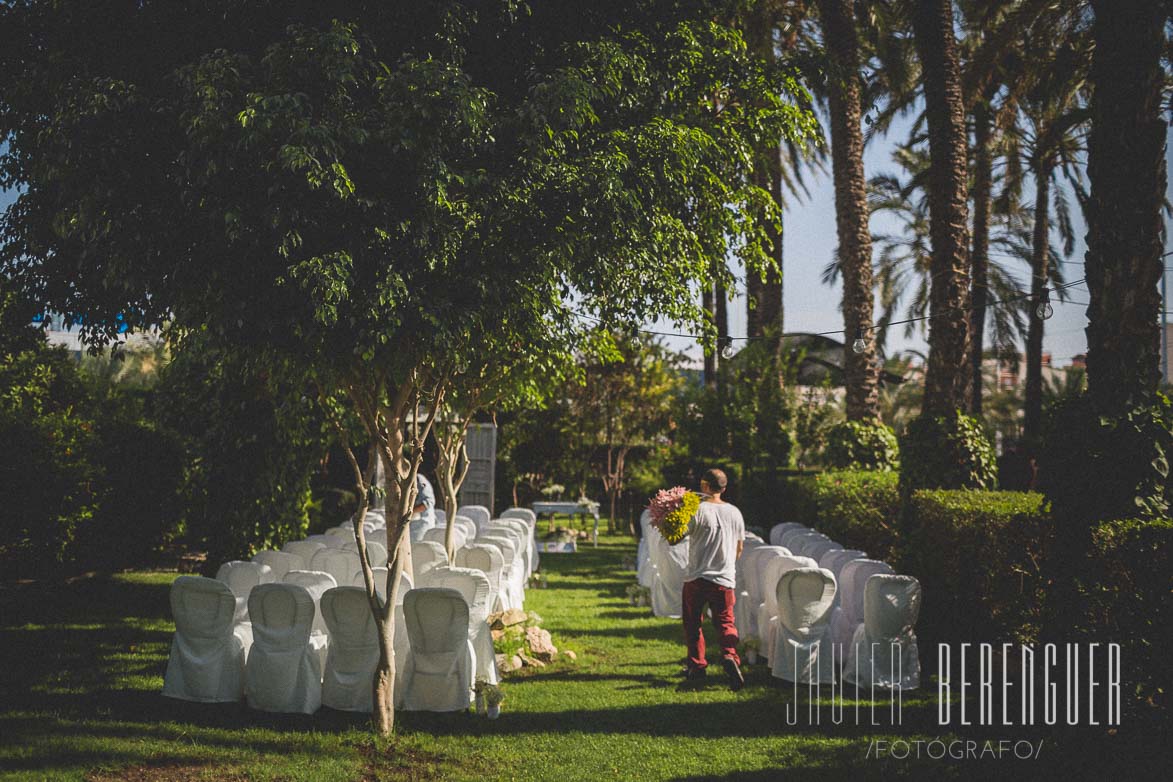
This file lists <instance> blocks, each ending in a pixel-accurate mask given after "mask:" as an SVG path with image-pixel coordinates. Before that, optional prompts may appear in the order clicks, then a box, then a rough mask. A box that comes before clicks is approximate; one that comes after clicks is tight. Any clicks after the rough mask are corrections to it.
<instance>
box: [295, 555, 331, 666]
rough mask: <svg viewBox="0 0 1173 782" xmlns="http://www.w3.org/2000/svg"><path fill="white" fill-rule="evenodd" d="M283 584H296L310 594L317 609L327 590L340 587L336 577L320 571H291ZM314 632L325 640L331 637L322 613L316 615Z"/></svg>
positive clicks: (318, 612)
mask: <svg viewBox="0 0 1173 782" xmlns="http://www.w3.org/2000/svg"><path fill="white" fill-rule="evenodd" d="M282 583H285V584H296V585H297V586H299V587H302V588H303V589H305V590H306V591H307V592H309V593H310V597H311V598H312V599H313V601H314V606H315V608H316V607H317V605H318V603H319V601H320V600H321V599H322V595H324V594H325V593H326V590H328V589H333V588H334V587H336V586H339V584H338V582H337V581H335V580H334V576H332V575H330V574H329V573H324V572H322V571H320V570H291V571H289V572H288V573H286V574H285V578H284V579H283V581H282ZM343 586H345V585H343ZM313 631H314V632H315V633H316V634H318V635H320V636H322V637H323V638H326V637H328V636H329V633H330V630H329V628H327V627H326V622H325V620H324V619H322V612H321V611H316V612H315V613H314V628H313ZM324 659H325V658H323V661H324Z"/></svg>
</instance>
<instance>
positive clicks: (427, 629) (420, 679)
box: [402, 588, 475, 711]
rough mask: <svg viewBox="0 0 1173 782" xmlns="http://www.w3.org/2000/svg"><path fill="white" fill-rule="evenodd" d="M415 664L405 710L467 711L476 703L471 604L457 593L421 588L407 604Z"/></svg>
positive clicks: (405, 684) (407, 680) (407, 675)
mask: <svg viewBox="0 0 1173 782" xmlns="http://www.w3.org/2000/svg"><path fill="white" fill-rule="evenodd" d="M403 614H404V626H405V627H406V628H407V636H408V639H409V640H410V642H411V661H410V663H409V664H408V665H407V666H406V670H405V671H404V675H403V681H402V692H403V699H402V708H404V709H406V710H408V711H461V710H464V709H467V708H468V706H469V704H470V703H471V702H472V685H473V660H474V656H475V655H474V652H473V648H472V641H470V640H469V635H468V603H466V602H465V601H464V598H463V597H462V596H461V594H460V593H459V592H457V591H456V590H455V589H435V588H417V589H413V590H411V591H410V592H408V593H407V597H406V598H405V599H404V602H403Z"/></svg>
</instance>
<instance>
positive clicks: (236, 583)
mask: <svg viewBox="0 0 1173 782" xmlns="http://www.w3.org/2000/svg"><path fill="white" fill-rule="evenodd" d="M216 580H217V581H222V582H224V583H225V584H227V585H228V588H229V589H231V590H232V594H234V595H236V623H237V624H238V625H241V624H243V625H247V624H248V596H249V594H250V593H251V592H252V590H253V587H256V586H257V585H259V584H267V583H271V582H272V581H273V571H272V570H271V569H270V568H269V566H268V565H260V564H257V563H256V562H244V561H242V560H239V559H237V560H233V561H232V562H225V563H224V564H223V565H221V566H220V569H219V570H217V571H216ZM246 629H247V628H246Z"/></svg>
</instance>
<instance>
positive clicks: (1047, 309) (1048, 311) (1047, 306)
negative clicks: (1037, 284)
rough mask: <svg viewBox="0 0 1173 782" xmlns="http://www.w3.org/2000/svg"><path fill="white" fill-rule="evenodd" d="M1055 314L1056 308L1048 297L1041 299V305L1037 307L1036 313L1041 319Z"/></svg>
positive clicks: (1046, 318)
mask: <svg viewBox="0 0 1173 782" xmlns="http://www.w3.org/2000/svg"><path fill="white" fill-rule="evenodd" d="M1054 314H1055V308H1054V307H1052V306H1051V302H1049V301H1047V300H1046V299H1043V300H1042V301H1040V302H1039V306H1037V307H1035V315H1037V316H1038V318H1039V320H1048V319H1049V318H1050V317H1051V316H1052V315H1054Z"/></svg>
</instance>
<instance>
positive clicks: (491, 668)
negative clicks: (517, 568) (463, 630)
mask: <svg viewBox="0 0 1173 782" xmlns="http://www.w3.org/2000/svg"><path fill="white" fill-rule="evenodd" d="M420 586H421V587H426V588H437V589H455V590H456V591H457V592H460V594H461V596H462V597H463V598H464V601H465V602H466V603H468V637H469V640H470V641H472V650H473V655H474V657H475V659H474V660H473V671H474V676H476V678H478V679H484V680H485V681H487V682H489V683H490V684H496V683H497V681H498V678H497V656H496V654H495V653H494V651H493V636H492V632H491V630H490V629H489V622H488V619H489V612H490V610H491V609H492V607H493V606H492V603H490V602H489V577H488V576H486V575H485V574H484V573H482V572H481V571H479V570H474V569H472V568H461V567H455V568H454V567H436V568H432V569H431V570H429V571H428V572H427V573H425V574H424V575H423V577H422V578H421V579H420Z"/></svg>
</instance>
